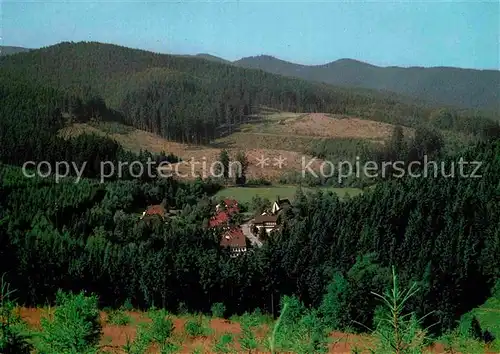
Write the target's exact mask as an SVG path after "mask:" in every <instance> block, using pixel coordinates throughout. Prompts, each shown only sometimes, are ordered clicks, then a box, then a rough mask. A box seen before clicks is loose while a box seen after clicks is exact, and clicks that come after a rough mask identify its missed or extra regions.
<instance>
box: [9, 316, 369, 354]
mask: <svg viewBox="0 0 500 354" xmlns="http://www.w3.org/2000/svg"><path fill="white" fill-rule="evenodd" d="M19 313H20V315H21V317H22V318H23V319H24V320H25V321H26V322H27V323H28V325H29V326H30V327H32V328H36V329H40V319H41V318H42V317H45V316H47V315H49V313H48V312H47V310H43V309H33V308H20V309H19ZM127 314H128V315H129V316H130V317H131V324H130V325H126V326H118V325H110V324H108V323H107V322H106V318H107V316H106V314H105V313H101V321H102V325H103V332H102V336H101V342H100V349H101V351H103V352H104V351H105V352H108V353H125V351H124V350H123V346H124V345H125V344H126V343H127V340H130V341H132V340H134V338H135V336H136V331H137V324H139V323H144V322H148V321H149V319H148V318H147V317H146V316H145V314H143V313H140V312H127ZM173 322H174V327H175V329H174V335H173V338H174V340H175V339H177V342H179V341H181V342H182V347H181V348H180V350H179V353H183V354H188V353H192V352H193V351H194V350H197V349H198V350H200V352H201V353H205V354H207V353H214V351H213V347H214V345H215V343H216V340H217V339H218V338H220V336H221V335H222V334H226V333H230V334H232V335H234V338H235V341H234V346H235V347H236V350H237V351H238V352H244V351H242V350H241V348H240V346H239V344H238V336H239V335H240V334H241V326H240V324H239V323H234V322H231V321H229V320H224V319H218V318H216V319H212V320H211V321H210V327H211V329H212V333H211V334H210V335H209V336H206V337H197V338H190V337H189V336H187V335H186V333H185V332H184V324H185V323H186V320H185V319H183V318H174V319H173ZM267 335H268V329H267V328H265V327H259V328H257V329H256V336H257V338H258V339H260V340H263V339H265V338H266V337H267ZM330 337H331V339H332V344H330V350H329V353H335V354H344V353H345V354H348V353H351V349H353V348H354V347H361V348H362V346H363V343H365V344H366V342H367V340H368V337H367V336H359V335H353V334H345V333H342V332H334V333H332V334H331V336H330ZM150 352H151V353H158V352H159V351H158V349H157V348H155V347H154V346H153V347H151V348H150ZM258 353H262V354H264V353H265V354H267V353H268V352H264V351H258Z"/></svg>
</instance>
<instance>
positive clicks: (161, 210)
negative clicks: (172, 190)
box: [140, 199, 167, 220]
mask: <svg viewBox="0 0 500 354" xmlns="http://www.w3.org/2000/svg"><path fill="white" fill-rule="evenodd" d="M166 205H167V200H166V199H163V201H162V202H161V204H156V205H150V206H149V207H148V208H147V209H146V210H145V211H144V212H143V213H142V215H141V217H140V219H141V220H143V219H145V218H153V217H159V218H161V219H162V220H164V219H165V218H166V216H167V209H166Z"/></svg>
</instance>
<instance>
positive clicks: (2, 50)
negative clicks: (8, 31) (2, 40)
mask: <svg viewBox="0 0 500 354" xmlns="http://www.w3.org/2000/svg"><path fill="white" fill-rule="evenodd" d="M30 50H31V49H29V48H23V47H14V46H7V45H0V56H3V55H10V54H16V53H24V52H28V51H30Z"/></svg>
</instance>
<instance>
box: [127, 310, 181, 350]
mask: <svg viewBox="0 0 500 354" xmlns="http://www.w3.org/2000/svg"><path fill="white" fill-rule="evenodd" d="M148 315H149V318H151V322H150V323H141V324H140V325H139V326H138V328H137V336H136V338H135V340H134V341H130V340H128V339H127V344H126V345H125V346H124V347H123V349H124V350H125V352H126V353H129V354H139V353H141V354H142V353H145V352H146V350H147V349H148V347H149V346H150V345H151V344H153V343H156V344H158V346H159V348H160V353H173V352H175V351H177V350H178V347H177V346H176V345H175V344H173V343H172V342H171V341H170V339H171V337H172V334H173V332H174V324H173V322H172V320H171V319H170V318H169V317H168V312H167V311H165V310H152V311H150V312H149V313H148Z"/></svg>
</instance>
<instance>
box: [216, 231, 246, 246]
mask: <svg viewBox="0 0 500 354" xmlns="http://www.w3.org/2000/svg"><path fill="white" fill-rule="evenodd" d="M220 245H221V246H222V247H246V246H247V242H246V239H245V235H243V231H242V230H241V228H240V227H235V228H232V229H231V230H228V231H227V232H225V233H224V234H223V235H222V238H221V240H220Z"/></svg>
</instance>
